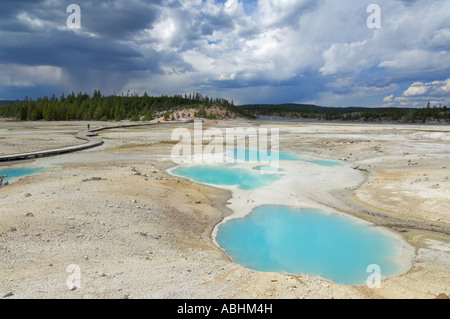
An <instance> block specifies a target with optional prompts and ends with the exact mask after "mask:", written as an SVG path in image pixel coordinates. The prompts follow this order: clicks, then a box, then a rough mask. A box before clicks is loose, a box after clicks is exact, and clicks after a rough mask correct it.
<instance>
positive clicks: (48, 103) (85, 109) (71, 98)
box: [0, 90, 236, 121]
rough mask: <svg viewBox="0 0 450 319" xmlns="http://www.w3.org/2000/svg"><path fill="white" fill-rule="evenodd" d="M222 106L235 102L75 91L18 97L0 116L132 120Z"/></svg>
mask: <svg viewBox="0 0 450 319" xmlns="http://www.w3.org/2000/svg"><path fill="white" fill-rule="evenodd" d="M211 107H221V108H226V109H227V110H230V111H233V110H235V109H236V108H235V106H234V102H233V101H232V102H229V101H228V100H226V99H223V98H212V97H211V98H210V97H208V96H203V95H202V94H201V93H198V92H193V93H189V94H184V95H173V96H167V95H162V96H158V97H155V96H149V95H148V94H147V93H144V95H142V96H139V95H137V94H132V95H130V94H129V92H128V93H127V94H126V95H124V94H122V95H121V96H116V95H112V96H102V94H101V92H100V90H94V93H93V94H92V96H91V95H89V94H88V93H81V92H79V93H78V94H77V95H75V93H74V92H72V93H71V94H69V95H68V96H65V95H64V94H62V95H61V97H60V98H57V97H56V96H55V95H54V94H53V95H52V96H51V97H48V96H44V97H39V98H37V99H36V100H33V99H31V98H29V97H26V98H25V99H24V100H23V101H18V100H16V102H15V103H9V104H6V105H3V106H0V117H4V118H15V119H17V120H21V121H26V120H28V121H39V120H46V121H70V120H83V121H90V120H97V121H111V120H115V121H121V120H125V119H129V120H132V121H137V120H152V119H154V118H155V117H158V116H164V118H170V117H171V114H173V112H174V111H175V110H177V109H186V108H196V109H198V110H199V111H198V112H197V113H198V114H199V115H202V114H203V113H204V114H205V115H206V111H205V109H207V108H211Z"/></svg>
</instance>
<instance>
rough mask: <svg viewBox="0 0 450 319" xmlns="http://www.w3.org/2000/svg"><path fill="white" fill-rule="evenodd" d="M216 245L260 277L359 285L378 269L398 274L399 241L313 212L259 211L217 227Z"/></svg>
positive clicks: (339, 217) (342, 218) (266, 208)
mask: <svg viewBox="0 0 450 319" xmlns="http://www.w3.org/2000/svg"><path fill="white" fill-rule="evenodd" d="M216 241H217V243H218V244H219V245H220V247H222V248H223V249H224V250H225V251H226V252H227V254H228V255H229V256H230V257H231V258H232V260H233V261H234V262H236V263H238V264H241V265H243V266H246V267H248V268H251V269H254V270H257V271H263V272H278V273H291V274H308V275H311V276H320V277H322V278H325V279H329V280H331V281H333V282H336V283H339V284H345V285H364V284H366V281H367V278H368V277H369V275H370V274H371V273H369V272H367V269H368V266H369V265H378V266H379V267H380V268H379V269H380V270H381V275H382V276H394V275H397V274H399V273H400V272H401V270H402V265H401V264H400V262H399V258H398V257H399V254H400V253H401V251H402V246H401V244H400V241H399V240H398V239H397V238H395V237H393V236H391V235H390V234H389V233H387V232H386V231H382V230H380V229H379V228H377V227H374V226H372V225H371V224H366V223H362V222H359V221H357V220H356V219H354V218H350V217H346V216H344V215H342V214H329V213H326V212H323V211H320V210H316V209H299V208H293V207H289V206H277V205H264V206H259V207H256V208H255V209H254V210H253V211H252V212H251V213H250V214H248V215H246V216H245V217H244V218H236V219H231V220H229V221H227V222H226V223H224V224H221V225H220V226H219V227H218V231H217V236H216Z"/></svg>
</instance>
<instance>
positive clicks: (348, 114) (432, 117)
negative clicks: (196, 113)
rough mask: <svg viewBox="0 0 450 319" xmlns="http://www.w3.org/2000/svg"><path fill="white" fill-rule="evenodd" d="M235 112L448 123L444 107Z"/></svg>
mask: <svg viewBox="0 0 450 319" xmlns="http://www.w3.org/2000/svg"><path fill="white" fill-rule="evenodd" d="M237 110H238V112H239V113H240V114H241V115H242V116H244V117H248V118H253V119H256V118H265V117H276V118H279V117H281V118H290V119H312V120H325V121H335V120H337V121H368V122H401V123H432V122H433V123H449V122H450V110H449V109H448V108H447V106H439V107H438V106H433V107H430V106H428V107H426V108H422V109H415V108H399V107H381V108H369V107H359V106H352V107H325V106H318V105H314V104H295V103H285V104H246V105H240V106H237Z"/></svg>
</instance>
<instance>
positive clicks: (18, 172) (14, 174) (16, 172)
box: [0, 167, 45, 182]
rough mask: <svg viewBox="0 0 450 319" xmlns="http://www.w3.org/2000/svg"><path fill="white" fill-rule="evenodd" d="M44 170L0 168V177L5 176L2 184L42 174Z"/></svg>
mask: <svg viewBox="0 0 450 319" xmlns="http://www.w3.org/2000/svg"><path fill="white" fill-rule="evenodd" d="M43 170H45V168H31V167H19V168H16V167H13V168H0V176H2V175H7V176H8V177H7V178H5V180H4V182H6V181H10V182H11V180H15V179H17V178H20V177H24V176H28V175H33V174H37V173H39V172H42V171H43Z"/></svg>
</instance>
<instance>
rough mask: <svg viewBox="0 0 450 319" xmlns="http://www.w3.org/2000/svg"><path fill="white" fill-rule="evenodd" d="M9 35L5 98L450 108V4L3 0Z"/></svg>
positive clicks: (2, 75)
mask: <svg viewBox="0 0 450 319" xmlns="http://www.w3.org/2000/svg"><path fill="white" fill-rule="evenodd" d="M70 4H77V5H78V6H79V7H80V11H81V12H80V21H79V22H80V26H81V27H80V28H72V27H71V25H69V26H70V27H69V26H68V23H67V20H68V17H69V16H70V15H71V14H72V11H70V12H67V7H68V6H69V5H70ZM370 4H377V5H378V7H379V8H380V19H379V20H378V19H377V16H376V15H373V13H376V12H374V11H370V12H368V10H367V9H368V6H369V5H370ZM372 18H375V20H373V19H372ZM368 20H369V22H372V24H373V23H375V22H379V23H380V26H381V27H380V28H369V26H371V24H370V23H369V24H368ZM70 21H71V22H76V20H70ZM0 40H1V47H0V99H16V98H18V99H22V98H24V97H25V96H30V97H33V98H36V97H38V96H43V95H51V94H53V93H54V94H56V95H57V96H60V95H61V93H65V94H67V93H70V92H71V91H75V93H77V92H79V91H82V92H88V93H92V92H93V91H94V89H100V90H101V92H102V94H104V95H109V94H121V93H122V92H127V91H128V90H130V92H136V93H138V94H143V93H144V92H147V93H148V94H149V95H161V94H168V95H172V94H184V93H189V92H193V91H196V92H201V93H203V94H206V95H208V96H214V97H224V98H228V99H230V100H234V101H235V103H238V104H245V103H285V102H299V103H315V104H319V105H325V106H354V105H361V106H370V107H376V106H404V107H423V106H425V105H426V103H427V102H428V101H431V102H432V103H436V104H437V103H442V104H447V105H450V1H449V0H369V1H365V0H339V1H336V0H249V1H247V0H203V1H202V0H157V1H146V0H91V1H87V0H69V1H64V0H61V1H58V0H33V1H31V0H22V1H12V0H11V1H10V0H1V1H0Z"/></svg>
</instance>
